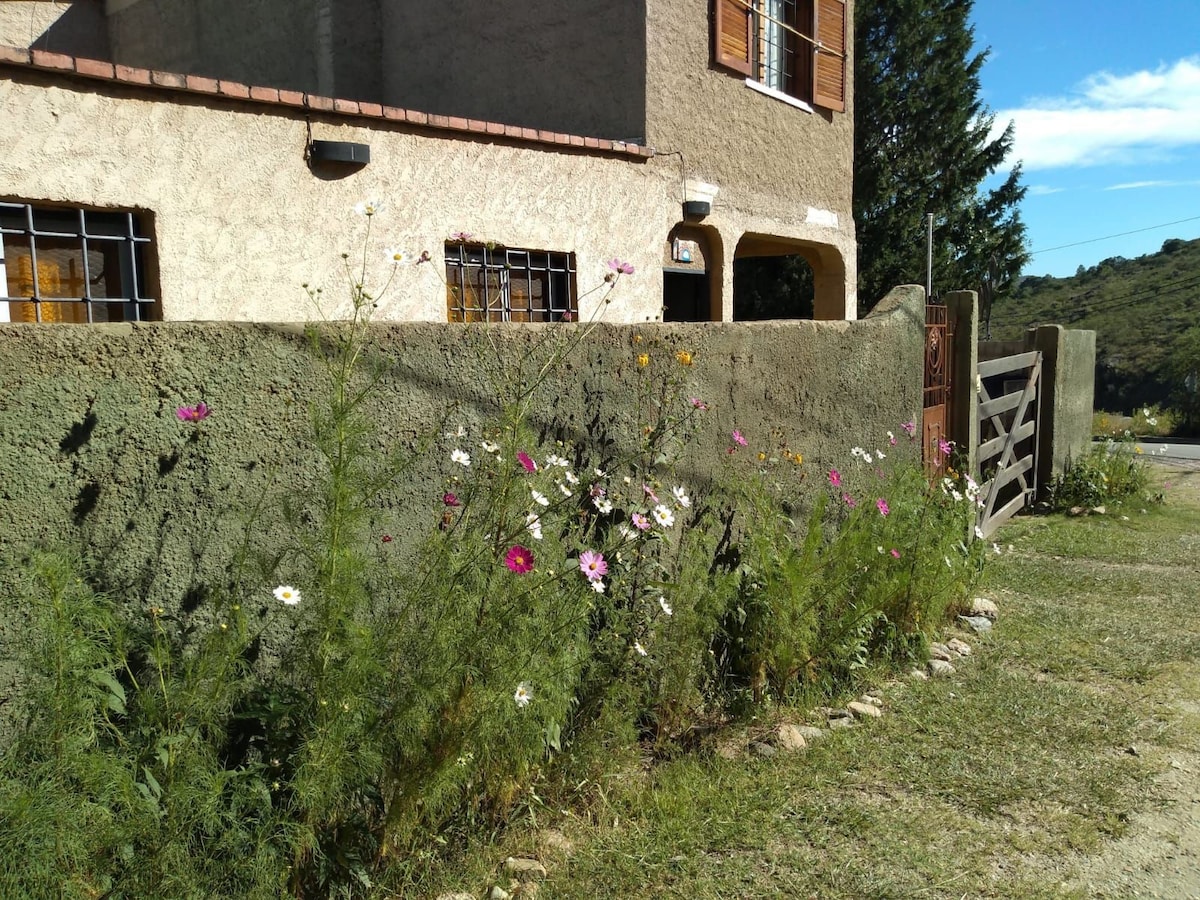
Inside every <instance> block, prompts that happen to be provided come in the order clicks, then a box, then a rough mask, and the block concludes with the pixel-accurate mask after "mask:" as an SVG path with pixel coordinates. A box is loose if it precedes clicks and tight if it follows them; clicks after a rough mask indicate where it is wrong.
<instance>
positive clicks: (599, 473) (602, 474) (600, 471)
mask: <svg viewBox="0 0 1200 900" xmlns="http://www.w3.org/2000/svg"><path fill="white" fill-rule="evenodd" d="M592 471H593V472H595V473H596V477H597V478H607V477H608V473H607V472H605V471H604V470H603V469H592Z"/></svg>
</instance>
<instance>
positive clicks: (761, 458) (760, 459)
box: [758, 450, 767, 462]
mask: <svg viewBox="0 0 1200 900" xmlns="http://www.w3.org/2000/svg"><path fill="white" fill-rule="evenodd" d="M766 458H767V454H765V453H763V452H762V451H761V450H760V451H759V453H758V461H759V462H762V461H763V460H764V459H766Z"/></svg>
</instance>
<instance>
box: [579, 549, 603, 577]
mask: <svg viewBox="0 0 1200 900" xmlns="http://www.w3.org/2000/svg"><path fill="white" fill-rule="evenodd" d="M579 571H580V572H582V573H583V574H584V575H586V576H587V580H588V581H599V580H600V579H601V578H603V577H604V576H605V575H607V574H608V563H606V562H605V561H604V554H603V553H597V552H596V551H595V550H584V551H583V552H582V553H580V554H579Z"/></svg>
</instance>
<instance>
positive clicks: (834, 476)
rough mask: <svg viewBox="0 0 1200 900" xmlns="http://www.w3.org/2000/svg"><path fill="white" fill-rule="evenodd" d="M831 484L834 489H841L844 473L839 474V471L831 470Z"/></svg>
mask: <svg viewBox="0 0 1200 900" xmlns="http://www.w3.org/2000/svg"><path fill="white" fill-rule="evenodd" d="M829 483H830V484H832V485H833V486H834V487H841V486H842V473H841V472H839V471H838V470H837V469H830V470H829Z"/></svg>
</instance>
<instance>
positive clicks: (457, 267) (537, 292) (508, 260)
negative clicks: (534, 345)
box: [446, 243, 578, 322]
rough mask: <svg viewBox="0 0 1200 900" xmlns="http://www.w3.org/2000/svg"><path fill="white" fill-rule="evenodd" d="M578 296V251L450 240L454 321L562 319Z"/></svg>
mask: <svg viewBox="0 0 1200 900" xmlns="http://www.w3.org/2000/svg"><path fill="white" fill-rule="evenodd" d="M577 302H578V298H577V297H576V292H575V254H574V253H555V252H552V251H546V250H515V249H511V248H507V247H496V246H493V245H485V244H465V243H448V244H446V315H447V318H448V319H449V321H451V322H484V321H487V322H558V321H562V320H564V319H569V318H570V317H571V316H574V315H575V314H576V313H577V312H578V306H577Z"/></svg>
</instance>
